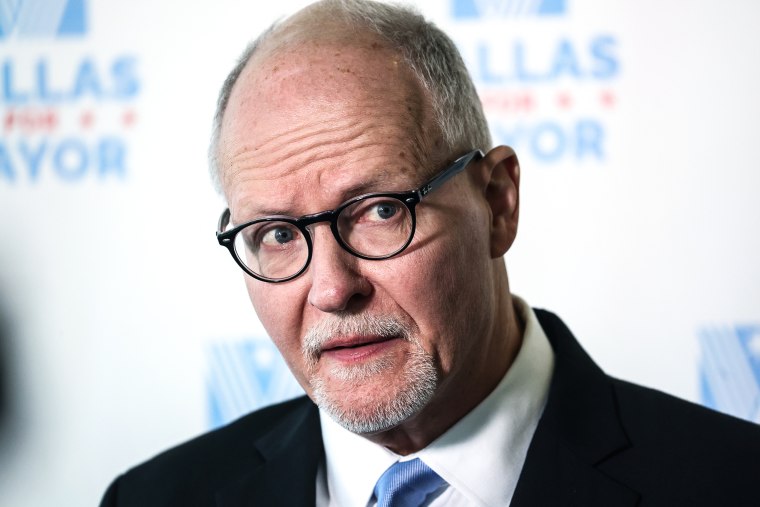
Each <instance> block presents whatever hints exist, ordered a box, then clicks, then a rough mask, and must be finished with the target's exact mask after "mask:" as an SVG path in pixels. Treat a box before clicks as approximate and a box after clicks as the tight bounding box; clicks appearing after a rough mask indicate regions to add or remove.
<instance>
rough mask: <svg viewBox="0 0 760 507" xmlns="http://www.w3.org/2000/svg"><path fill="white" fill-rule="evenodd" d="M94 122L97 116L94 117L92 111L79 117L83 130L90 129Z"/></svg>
mask: <svg viewBox="0 0 760 507" xmlns="http://www.w3.org/2000/svg"><path fill="white" fill-rule="evenodd" d="M94 122H95V116H93V114H92V111H85V112H84V113H82V116H80V117H79V123H80V124H81V125H82V128H90V127H92V124H93V123H94Z"/></svg>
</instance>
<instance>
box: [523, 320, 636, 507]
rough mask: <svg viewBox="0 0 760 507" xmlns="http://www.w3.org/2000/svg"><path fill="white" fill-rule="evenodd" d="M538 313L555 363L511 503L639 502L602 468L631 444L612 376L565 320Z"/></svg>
mask: <svg viewBox="0 0 760 507" xmlns="http://www.w3.org/2000/svg"><path fill="white" fill-rule="evenodd" d="M536 315H537V316H538V320H539V322H540V323H541V327H542V328H543V329H544V331H545V332H546V335H547V337H548V338H549V341H550V342H551V344H552V347H553V349H554V352H555V367H554V374H553V377H552V382H551V386H550V388H549V398H548V401H547V403H546V408H545V409H544V413H543V415H542V416H541V420H540V422H539V424H538V428H537V429H536V433H535V435H534V436H533V440H532V441H531V445H530V448H529V449H528V455H527V457H526V460H525V465H524V466H523V470H522V473H521V474H520V480H519V482H518V484H517V489H516V490H515V494H514V497H513V499H512V504H511V505H512V506H513V507H530V506H546V505H551V506H560V505H575V506H584V507H591V506H599V507H602V506H604V507H606V506H610V505H615V506H621V507H623V506H633V505H636V503H637V502H638V494H637V493H636V492H635V491H632V490H630V489H629V488H627V487H626V486H624V485H622V484H620V483H618V482H616V481H615V480H614V479H613V478H611V477H609V476H607V475H605V474H604V473H602V472H601V471H599V469H598V468H597V465H599V464H600V463H602V462H603V461H605V460H606V459H607V458H609V457H611V456H613V455H615V454H617V453H620V452H623V451H624V450H625V449H627V448H628V447H629V446H630V444H629V441H628V438H627V437H626V435H625V432H624V431H623V428H622V426H621V423H620V419H619V417H618V413H617V409H616V402H615V397H614V393H613V391H612V386H611V385H610V382H609V379H608V378H607V376H606V375H605V374H604V373H603V372H602V370H600V369H599V367H598V366H596V364H594V362H593V361H592V360H591V358H590V357H589V356H588V355H587V354H586V353H585V352H584V351H583V349H582V348H581V346H580V345H579V344H578V342H577V341H576V340H575V338H574V337H573V336H572V334H571V333H570V331H569V330H568V329H567V328H566V327H565V325H564V324H563V323H562V321H560V320H559V318H557V317H556V316H555V315H553V314H551V313H548V312H545V311H541V310H537V311H536Z"/></svg>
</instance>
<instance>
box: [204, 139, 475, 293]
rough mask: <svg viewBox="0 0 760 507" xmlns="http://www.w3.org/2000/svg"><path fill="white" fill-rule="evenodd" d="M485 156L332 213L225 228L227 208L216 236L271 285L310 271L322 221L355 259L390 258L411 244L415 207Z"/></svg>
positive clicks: (468, 158)
mask: <svg viewBox="0 0 760 507" xmlns="http://www.w3.org/2000/svg"><path fill="white" fill-rule="evenodd" d="M482 157H483V152H482V151H480V150H474V151H471V152H470V153H468V154H467V155H464V156H462V157H460V158H458V159H457V160H456V161H454V163H453V164H451V165H450V166H449V167H447V168H446V169H444V170H443V171H441V172H439V173H438V174H437V175H436V176H434V177H433V178H432V179H431V180H430V181H428V182H427V183H425V184H424V185H422V186H421V187H420V188H418V189H416V190H410V191H408V192H380V193H372V194H364V195H360V196H358V197H354V198H353V199H349V200H348V201H346V202H344V203H343V204H341V205H340V206H338V207H337V208H335V209H333V210H327V211H321V212H319V213H314V214H311V215H304V216H302V217H300V218H293V217H289V216H268V217H263V218H257V219H256V220H252V221H250V222H246V223H244V224H240V225H238V226H235V227H233V228H231V229H229V230H227V228H228V227H229V226H230V210H229V208H227V209H226V210H224V212H223V213H222V216H221V217H220V218H219V226H218V227H217V231H216V238H217V240H218V241H219V244H220V245H221V246H223V247H225V248H227V249H228V250H229V251H230V254H231V255H232V258H233V259H235V262H237V264H238V265H239V266H240V267H241V268H243V271H245V272H246V273H248V274H249V275H251V276H252V277H254V278H256V279H258V280H261V281H264V282H272V283H277V282H286V281H288V280H292V279H293V278H295V277H297V276H298V275H300V274H301V273H303V272H304V271H305V270H306V268H307V267H308V266H309V262H310V261H311V255H312V251H313V240H312V233H311V232H310V230H309V229H310V227H311V226H313V225H314V224H317V223H320V222H329V223H330V230H332V233H333V236H335V240H336V241H337V242H338V244H339V245H340V246H341V247H342V248H343V249H344V250H346V251H348V252H350V253H351V254H353V255H355V256H356V257H359V258H361V259H370V260H381V259H388V258H390V257H393V256H394V255H398V254H399V253H401V252H403V251H404V249H405V248H406V247H408V246H409V244H410V243H411V242H412V238H413V237H414V231H415V228H416V225H417V218H416V215H415V211H414V210H415V207H416V206H417V204H419V202H420V201H422V199H424V198H425V196H427V195H428V194H430V192H432V191H433V190H435V189H436V188H438V187H440V186H441V185H443V184H444V183H445V182H447V181H448V180H449V179H451V178H452V177H454V176H455V175H457V174H458V173H460V172H462V171H463V170H464V168H465V167H467V166H468V165H469V164H470V162H472V161H473V160H478V159H480V158H482Z"/></svg>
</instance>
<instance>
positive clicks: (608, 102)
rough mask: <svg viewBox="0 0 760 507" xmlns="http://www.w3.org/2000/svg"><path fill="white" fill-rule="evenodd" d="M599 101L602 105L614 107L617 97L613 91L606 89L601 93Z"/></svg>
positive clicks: (608, 107) (609, 107)
mask: <svg viewBox="0 0 760 507" xmlns="http://www.w3.org/2000/svg"><path fill="white" fill-rule="evenodd" d="M599 101H600V102H601V103H602V107H604V108H607V109H612V108H613V107H615V102H616V101H617V99H616V98H615V94H614V93H612V92H611V91H604V92H602V93H601V95H599Z"/></svg>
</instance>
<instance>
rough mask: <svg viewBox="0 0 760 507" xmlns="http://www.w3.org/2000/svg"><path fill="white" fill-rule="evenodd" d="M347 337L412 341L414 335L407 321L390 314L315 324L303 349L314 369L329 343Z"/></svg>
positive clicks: (333, 318) (330, 318) (351, 316)
mask: <svg viewBox="0 0 760 507" xmlns="http://www.w3.org/2000/svg"><path fill="white" fill-rule="evenodd" d="M346 335H375V336H379V337H381V338H391V337H394V336H396V337H401V338H402V339H404V340H409V338H410V336H411V332H410V330H409V327H408V326H407V324H406V323H405V322H403V321H402V320H400V319H398V318H397V317H393V316H390V315H370V314H347V315H338V314H333V315H330V316H328V317H327V318H325V319H323V320H321V321H320V322H318V323H317V324H315V325H314V326H313V327H312V328H311V329H309V330H308V331H307V332H306V334H305V335H304V337H303V341H302V343H303V344H302V345H301V350H302V351H303V355H304V357H305V358H306V361H307V363H308V364H309V365H311V366H314V365H315V364H316V362H317V360H318V359H319V355H320V353H321V352H322V348H323V347H324V344H325V343H327V342H328V341H330V340H331V339H333V338H335V337H336V336H346Z"/></svg>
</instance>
